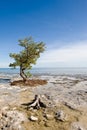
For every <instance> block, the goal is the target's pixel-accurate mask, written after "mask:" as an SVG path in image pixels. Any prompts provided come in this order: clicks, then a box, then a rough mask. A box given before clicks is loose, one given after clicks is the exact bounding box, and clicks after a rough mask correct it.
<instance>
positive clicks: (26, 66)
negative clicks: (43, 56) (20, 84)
mask: <svg viewBox="0 0 87 130" xmlns="http://www.w3.org/2000/svg"><path fill="white" fill-rule="evenodd" d="M19 45H20V46H21V47H23V50H22V51H20V52H19V53H18V54H17V53H10V54H9V56H10V57H11V58H13V59H14V62H13V63H10V65H9V66H10V67H13V68H16V67H17V66H19V67H20V75H21V77H22V78H23V80H27V75H26V73H25V70H30V69H31V68H32V65H33V64H36V61H37V59H38V58H39V57H40V53H42V52H44V50H45V44H44V43H43V42H38V43H37V42H35V41H34V40H33V39H32V37H29V38H25V39H23V40H19Z"/></svg>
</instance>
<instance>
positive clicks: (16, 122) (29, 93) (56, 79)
mask: <svg viewBox="0 0 87 130" xmlns="http://www.w3.org/2000/svg"><path fill="white" fill-rule="evenodd" d="M34 78H35V79H43V80H47V84H45V85H38V86H35V87H33V86H21V85H18V86H11V85H10V83H9V82H8V83H0V130H36V129H37V130H87V77H86V76H82V75H74V76H71V75H60V76H52V75H49V76H48V75H44V76H35V77H33V79H34ZM18 79H20V77H19V76H18V77H17V75H16V76H14V77H12V79H11V81H14V80H18ZM35 95H40V97H41V99H42V101H43V102H44V104H46V108H44V107H42V108H40V109H39V110H38V109H33V108H27V107H26V105H22V104H28V103H29V102H31V101H32V100H33V99H34V97H35Z"/></svg>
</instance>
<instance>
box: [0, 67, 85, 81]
mask: <svg viewBox="0 0 87 130" xmlns="http://www.w3.org/2000/svg"><path fill="white" fill-rule="evenodd" d="M30 72H31V74H32V75H70V76H74V75H77V76H81V77H83V76H86V77H87V68H33V69H32V70H31V71H30ZM18 74H19V69H18V68H17V69H11V68H0V83H7V82H10V81H11V77H12V76H16V75H18Z"/></svg>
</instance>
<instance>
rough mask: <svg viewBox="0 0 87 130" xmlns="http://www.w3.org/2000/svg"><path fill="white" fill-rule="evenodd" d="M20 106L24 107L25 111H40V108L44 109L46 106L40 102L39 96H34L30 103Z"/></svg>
mask: <svg viewBox="0 0 87 130" xmlns="http://www.w3.org/2000/svg"><path fill="white" fill-rule="evenodd" d="M22 105H26V106H27V109H29V108H33V109H40V108H41V107H44V108H46V104H45V103H43V102H42V101H41V96H40V95H35V98H34V100H33V101H32V102H30V103H27V104H22Z"/></svg>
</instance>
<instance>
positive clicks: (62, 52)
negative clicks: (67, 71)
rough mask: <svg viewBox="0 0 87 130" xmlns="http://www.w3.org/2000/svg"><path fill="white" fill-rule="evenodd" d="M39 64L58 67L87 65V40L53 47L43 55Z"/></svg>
mask: <svg viewBox="0 0 87 130" xmlns="http://www.w3.org/2000/svg"><path fill="white" fill-rule="evenodd" d="M37 66H41V67H42V66H43V67H44V66H45V67H46V66H47V67H52V66H53V67H57V66H67V67H68V66H70V67H73V66H75V67H86V66H87V41H81V42H77V43H72V44H70V45H68V46H64V47H61V48H58V49H57V48H56V49H51V50H48V51H46V52H45V53H44V54H42V55H41V58H40V59H39V60H38V64H37Z"/></svg>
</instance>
